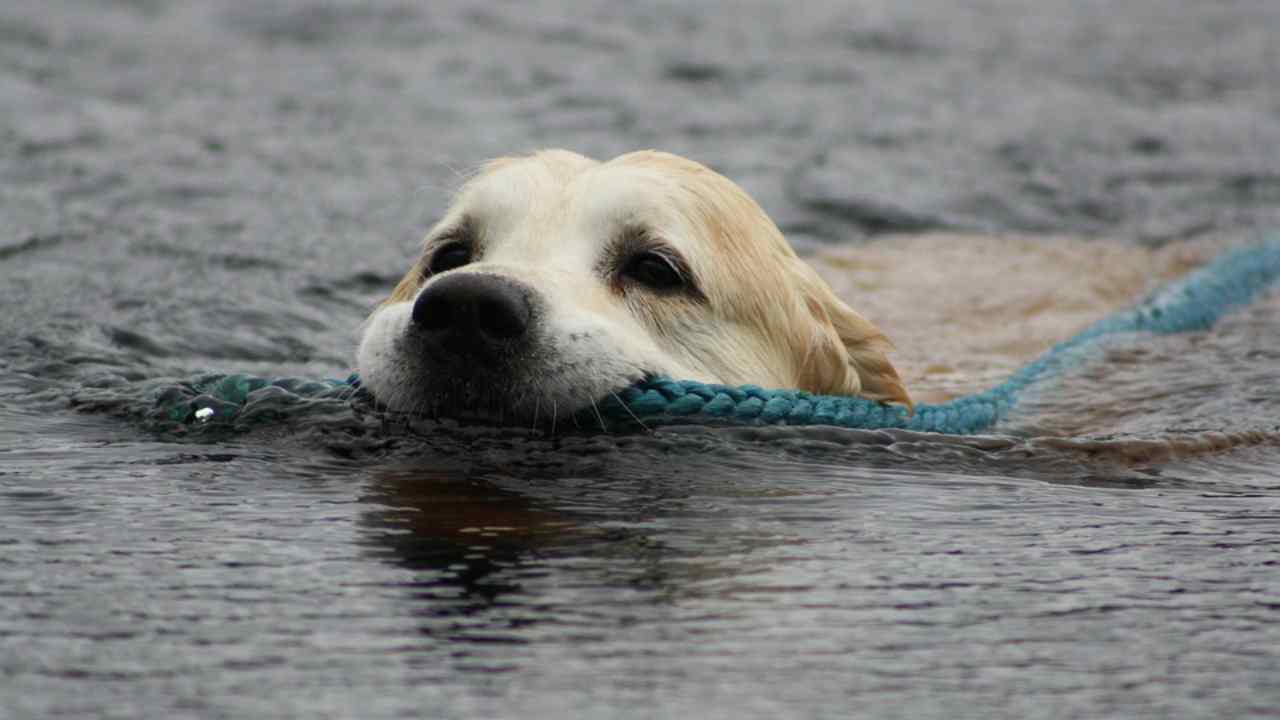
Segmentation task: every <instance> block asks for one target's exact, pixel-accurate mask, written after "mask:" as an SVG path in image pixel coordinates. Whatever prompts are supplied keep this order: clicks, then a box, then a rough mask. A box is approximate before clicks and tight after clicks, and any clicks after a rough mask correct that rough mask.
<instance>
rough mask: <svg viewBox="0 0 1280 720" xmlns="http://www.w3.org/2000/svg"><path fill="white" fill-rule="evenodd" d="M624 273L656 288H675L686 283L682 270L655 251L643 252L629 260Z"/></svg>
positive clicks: (627, 276) (623, 268)
mask: <svg viewBox="0 0 1280 720" xmlns="http://www.w3.org/2000/svg"><path fill="white" fill-rule="evenodd" d="M622 275H623V277H626V278H628V279H631V280H634V281H636V282H638V283H640V284H641V285H645V286H647V287H649V288H652V289H654V290H675V289H676V288H679V287H682V286H683V285H684V277H683V276H682V275H681V274H680V271H679V270H677V269H676V268H675V266H673V265H672V264H671V261H670V260H668V259H667V258H665V257H663V256H661V255H659V254H658V253H655V252H643V253H640V254H638V255H636V256H635V257H633V258H631V259H630V260H628V261H627V264H626V265H624V266H623V267H622Z"/></svg>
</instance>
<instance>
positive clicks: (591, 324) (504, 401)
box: [357, 150, 910, 419]
mask: <svg viewBox="0 0 1280 720" xmlns="http://www.w3.org/2000/svg"><path fill="white" fill-rule="evenodd" d="M887 344H888V343H887V341H886V340H885V338H884V336H883V335H882V334H881V333H880V331H879V330H878V329H877V328H876V327H875V326H874V325H872V324H871V323H870V322H869V321H867V320H866V319H865V318H863V317H862V316H861V315H859V314H858V313H856V312H854V311H853V310H852V309H850V308H849V307H848V306H847V305H845V304H844V303H843V302H841V301H840V300H839V299H838V298H836V297H835V295H834V294H833V293H832V291H831V290H830V288H829V287H828V286H827V285H826V284H825V283H824V282H823V281H822V280H821V278H819V277H818V275H817V274H816V273H815V272H814V271H813V270H812V269H811V268H810V267H808V266H807V265H806V264H805V263H804V262H803V261H801V260H800V259H799V258H798V257H797V256H796V254H795V253H794V252H793V251H792V249H791V247H790V246H789V245H788V244H787V243H786V241H785V240H784V239H783V237H782V235H781V233H780V232H779V231H778V229H777V227H776V226H775V225H774V224H773V222H772V221H771V220H770V219H769V218H768V216H767V215H766V214H765V213H764V211H763V210H761V208H760V207H759V206H758V205H757V204H756V203H755V202H754V201H753V200H752V199H751V198H750V197H748V196H747V194H746V193H745V192H744V191H743V190H742V189H741V188H739V187H738V186H737V185H735V184H734V183H732V182H731V181H729V180H728V179H726V178H724V177H723V176H721V175H719V174H717V173H715V172H713V171H712V170H710V169H708V168H706V167H704V166H702V165H700V164H698V163H695V162H693V161H690V160H687V159H684V158H681V157H678V156H675V155H670V154H666V153H659V152H651V151H646V152H636V153H631V154H628V155H623V156H621V157H618V158H615V159H613V160H611V161H609V162H606V163H599V162H596V161H594V160H591V159H588V158H586V157H583V156H581V155H577V154H574V153H570V152H566V151H560V150H556V151H544V152H539V153H537V154H534V155H531V156H527V157H515V158H504V159H500V160H497V161H494V162H491V163H489V164H488V165H486V166H485V167H484V168H483V169H482V170H481V171H480V172H479V173H478V174H477V175H476V176H475V177H474V178H473V179H472V180H471V181H470V182H468V183H467V184H466V185H465V186H464V187H463V188H462V190H461V191H460V192H459V194H458V195H457V197H456V198H455V199H454V201H453V203H452V205H451V206H450V208H449V210H448V211H447V212H446V213H445V215H444V217H443V218H442V219H441V220H440V221H439V223H438V224H437V225H436V226H435V227H434V228H433V229H432V230H431V231H430V233H428V235H427V238H426V241H425V244H424V247H423V252H422V255H421V257H420V258H419V260H418V261H417V263H416V264H415V265H414V266H413V268H411V269H410V270H409V272H408V273H407V274H406V275H405V276H404V278H403V279H402V280H401V281H400V283H399V284H398V285H397V286H396V288H395V290H394V291H393V292H392V293H391V296H390V298H388V299H387V300H386V302H384V303H383V304H382V305H381V306H380V307H379V308H378V309H377V310H376V311H375V312H374V313H373V315H372V316H371V317H370V319H369V321H368V323H367V325H366V328H365V331H364V336H363V339H362V341H361V343H360V348H359V350H358V355H357V361H358V363H359V367H360V370H361V373H362V375H363V377H364V381H365V384H366V386H367V387H368V388H369V389H370V390H371V391H372V392H373V394H374V395H375V396H376V397H377V398H378V399H379V400H381V401H382V402H383V403H384V404H386V405H388V406H389V407H391V408H393V409H396V410H403V411H407V412H417V411H423V412H442V411H443V412H451V413H462V414H466V413H479V414H487V415H493V414H503V415H507V416H511V415H514V416H529V415H533V416H537V415H538V413H539V412H542V413H547V414H551V413H556V412H559V413H562V414H563V413H566V412H573V411H576V410H578V409H581V408H584V407H588V406H589V405H590V403H591V402H592V401H594V400H598V399H600V398H603V397H607V396H608V395H609V393H611V392H616V391H617V390H619V389H620V388H623V387H625V386H627V385H629V384H631V383H634V382H636V381H637V380H640V379H642V378H644V377H646V376H651V375H665V376H668V377H672V378H677V379H684V380H701V381H705V382H718V383H725V384H731V385H737V384H744V383H752V384H756V385H761V386H764V387H780V388H799V389H803V390H809V391H811V392H815V393H826V394H837V395H861V396H863V397H867V398H871V399H875V400H881V401H891V402H901V403H905V404H908V405H909V404H910V399H909V398H908V396H907V392H906V389H905V388H904V387H903V385H902V383H901V381H900V380H899V378H898V374H897V372H896V371H895V370H894V368H893V366H892V365H891V364H890V363H889V360H888V359H887V358H886V356H885V354H884V351H885V349H886V347H887ZM535 419H536V417H535Z"/></svg>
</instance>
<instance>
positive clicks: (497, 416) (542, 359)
mask: <svg viewBox="0 0 1280 720" xmlns="http://www.w3.org/2000/svg"><path fill="white" fill-rule="evenodd" d="M406 320H407V315H406V311H405V310H404V309H403V308H396V307H387V308H384V309H383V310H381V311H380V312H378V313H377V314H375V316H374V317H373V318H371V320H370V324H369V326H368V327H367V328H366V331H365V334H364V337H363V339H362V341H361V343H360V348H359V350H358V352H357V360H358V362H359V367H360V373H361V377H362V381H363V384H364V386H365V387H366V388H367V389H368V390H369V391H370V392H371V393H372V394H373V396H374V398H376V399H377V400H378V402H379V403H381V404H382V405H383V406H385V407H386V408H387V409H389V410H391V411H394V412H401V413H406V414H412V415H421V416H425V417H449V418H457V419H484V420H487V421H509V422H528V423H537V422H547V423H552V422H555V420H556V419H557V418H560V419H564V418H567V417H569V416H571V415H575V414H577V413H580V412H584V411H585V412H588V413H589V412H590V411H591V408H592V406H593V404H594V403H597V402H599V401H600V400H602V399H605V398H608V397H610V395H611V394H615V393H617V392H619V391H620V390H622V389H624V388H626V387H628V386H630V385H632V384H634V383H636V382H638V381H640V380H642V379H644V378H645V377H650V376H653V375H658V374H669V373H670V371H664V370H663V369H662V368H654V369H649V368H648V367H647V365H648V364H645V363H639V362H634V361H630V360H627V359H625V358H624V357H623V356H624V355H625V354H624V353H618V352H617V351H616V350H617V349H616V348H612V350H613V351H612V352H610V351H608V350H610V348H605V347H603V346H602V345H601V344H600V343H598V342H589V341H586V340H588V339H590V338H593V337H594V338H597V339H598V337H599V336H598V335H597V334H594V333H588V334H580V333H576V332H575V333H573V334H570V335H566V337H565V338H563V339H562V340H563V342H562V343H561V342H557V341H556V339H554V338H543V340H542V342H539V343H537V344H536V345H537V347H536V349H532V350H531V351H529V352H527V353H525V354H523V355H521V356H519V357H513V358H510V359H508V360H506V361H502V362H496V363H491V364H489V366H488V367H484V366H481V365H480V364H478V363H476V362H472V361H468V360H467V359H466V358H463V357H453V356H450V355H448V354H441V353H439V352H436V353H432V355H433V356H432V357H426V356H425V354H424V353H423V352H422V351H421V349H420V348H419V351H418V352H411V351H410V347H411V346H412V347H418V345H417V344H416V343H415V342H414V338H413V336H412V331H411V330H409V329H408V323H407V322H406ZM584 341H585V342H584ZM605 344H606V345H607V344H608V343H605Z"/></svg>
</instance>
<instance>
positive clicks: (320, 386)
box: [151, 237, 1280, 434]
mask: <svg viewBox="0 0 1280 720" xmlns="http://www.w3.org/2000/svg"><path fill="white" fill-rule="evenodd" d="M1277 279H1280V237H1277V238H1273V239H1272V240H1271V241H1270V242H1267V243H1264V244H1260V245H1253V246H1249V247H1245V248H1241V249H1239V250H1234V251H1231V252H1227V253H1224V254H1223V255H1221V256H1219V257H1218V258H1217V259H1215V260H1214V261H1213V262H1211V263H1209V264H1208V265H1206V266H1204V267H1202V268H1200V269H1198V270H1195V271H1193V272H1191V273H1189V274H1188V275H1186V276H1185V277H1183V278H1182V279H1180V280H1178V281H1175V282H1173V283H1171V284H1170V285H1168V286H1166V287H1164V288H1162V289H1161V290H1158V291H1156V292H1155V293H1154V294H1152V295H1151V296H1149V297H1148V298H1147V299H1145V300H1144V301H1142V302H1140V303H1139V304H1138V305H1136V306H1135V307H1133V308H1131V309H1129V310H1124V311H1121V312H1118V313H1116V314H1114V315H1111V316H1108V317H1106V318H1104V319H1102V320H1100V321H1098V322H1097V323H1094V324H1093V325H1091V326H1089V327H1088V328H1086V329H1085V330H1084V331H1082V332H1080V333H1079V334H1077V335H1076V336H1074V337H1072V338H1070V339H1069V340H1066V341H1064V342H1061V343H1059V344H1057V345H1055V346H1053V347H1052V348H1050V349H1049V350H1048V351H1047V352H1045V353H1044V354H1043V355H1041V356H1040V357H1039V358H1037V359H1036V360H1034V361H1032V362H1030V363H1028V364H1027V365H1024V366H1023V367H1022V368H1021V369H1019V370H1018V371H1017V372H1015V373H1014V374H1013V375H1011V376H1010V377H1009V379H1008V380H1006V381H1004V382H1003V383H1001V384H999V385H997V386H995V387H993V388H990V389H989V390H985V391H983V392H980V393H976V394H973V395H967V396H965V397H961V398H957V399H955V400H952V401H950V402H946V403H941V404H935V405H930V404H924V405H917V406H916V409H915V413H914V414H908V412H907V410H906V409H905V408H903V407H900V406H896V405H884V404H881V403H878V402H875V401H871V400H866V399H863V398H856V397H845V396H832V395H815V394H812V393H808V392H804V391H799V390H766V389H764V388H760V387H757V386H754V385H742V386H726V385H716V384H709V383H700V382H694V381H689V380H672V379H668V378H651V379H647V380H645V381H642V382H640V383H638V384H636V385H633V386H631V387H628V388H625V389H623V390H622V391H620V392H618V393H617V394H616V395H615V396H611V397H609V398H606V399H604V400H602V401H600V402H599V403H598V404H597V405H598V412H599V417H598V418H597V417H596V416H595V413H596V412H597V410H596V409H592V410H588V411H586V412H585V413H584V414H583V415H582V416H581V419H582V423H581V424H582V425H583V426H584V427H592V426H593V425H595V424H596V423H597V422H598V421H600V420H609V421H612V422H613V423H615V426H616V425H618V424H620V425H637V424H643V425H645V426H649V427H653V426H656V425H662V424H672V423H683V424H695V423H696V424H739V425H740V424H750V425H833V426H838V427H845V428H861V429H879V428H904V429H908V430H916V431H923V432H938V433H950V434H972V433H978V432H983V431H986V430H989V429H991V428H992V427H994V426H995V425H996V424H997V423H999V422H1000V421H1001V420H1002V419H1004V418H1005V417H1007V416H1008V414H1009V411H1010V410H1011V409H1012V408H1013V407H1014V405H1015V404H1016V403H1017V401H1018V399H1019V397H1020V395H1021V393H1022V392H1023V391H1024V390H1025V389H1026V388H1027V387H1028V386H1030V385H1032V384H1033V383H1035V382H1037V381H1040V380H1043V379H1045V378H1046V377H1049V376H1052V375H1055V374H1058V373H1060V372H1061V371H1062V370H1063V369H1065V368H1067V367H1069V366H1070V365H1072V364H1073V363H1075V362H1078V360H1079V359H1080V358H1081V357H1082V356H1083V351H1085V350H1086V349H1088V348H1089V347H1090V346H1092V345H1094V344H1095V342H1096V341H1097V340H1098V339H1100V338H1103V337H1106V336H1109V335H1115V334H1119V333H1134V332H1148V333H1157V334H1170V333H1179V332H1189V331H1195V330H1205V329H1208V328H1209V327H1211V326H1212V325H1213V324H1214V323H1215V322H1216V321H1217V320H1218V319H1219V318H1220V317H1222V316H1223V315H1224V314H1226V313H1227V312H1229V311H1231V310H1233V309H1235V308H1238V307H1240V306H1242V305H1245V304H1247V303H1249V302H1250V301H1251V300H1253V299H1254V298H1255V297H1256V296H1257V295H1258V294H1259V293H1260V292H1262V291H1263V290H1265V289H1266V288H1268V287H1269V286H1270V285H1272V284H1273V283H1274V282H1275V281H1276V280H1277ZM353 392H360V390H359V377H358V376H357V375H355V374H352V375H351V376H350V377H348V378H347V379H345V380H324V381H308V380H300V379H297V378H275V379H269V378H260V377H253V376H249V375H219V374H210V375H205V376H201V377H198V378H195V379H193V380H191V381H188V382H184V383H180V384H178V385H170V386H167V387H164V388H160V389H158V390H157V391H155V393H154V394H153V399H154V401H155V406H154V410H153V412H152V413H151V414H152V416H153V417H160V418H164V419H167V420H170V421H174V422H180V423H192V422H207V421H209V420H222V421H235V422H238V423H242V422H246V421H248V420H251V419H262V418H270V417H272V416H273V411H272V407H273V405H277V404H278V402H279V401H280V400H282V399H284V398H287V397H290V396H292V397H294V398H295V399H296V398H304V399H321V400H324V399H345V398H346V397H349V396H350V395H352V394H353ZM273 401H275V402H273Z"/></svg>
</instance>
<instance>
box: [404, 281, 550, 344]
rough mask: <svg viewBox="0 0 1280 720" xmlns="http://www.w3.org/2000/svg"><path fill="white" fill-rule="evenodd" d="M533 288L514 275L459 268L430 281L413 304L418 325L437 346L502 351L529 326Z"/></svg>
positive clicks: (416, 324)
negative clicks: (498, 275)
mask: <svg viewBox="0 0 1280 720" xmlns="http://www.w3.org/2000/svg"><path fill="white" fill-rule="evenodd" d="M531 314H532V312H531V310H530V308H529V293H528V290H527V288H525V287H524V286H522V285H520V284H519V283H516V282H515V281H512V280H507V279H505V278H501V277H497V276H494V275H481V274H479V273H468V272H462V273H454V274H452V275H447V276H445V277H442V278H440V279H439V280H436V281H435V282H433V283H431V284H429V285H428V286H427V288H426V289H425V290H423V291H422V294H421V295H419V296H418V299H417V301H415V302H414V303H413V326H414V327H415V328H416V329H417V330H418V331H419V332H421V333H424V334H425V335H426V336H427V338H428V339H429V340H430V341H431V342H432V343H433V344H435V345H439V346H441V347H443V348H445V349H453V350H457V351H466V350H482V351H492V350H498V349H501V348H503V347H506V346H510V345H512V344H514V343H515V342H517V341H519V340H521V339H522V338H524V336H525V333H526V332H527V331H528V329H529V318H530V315H531Z"/></svg>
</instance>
